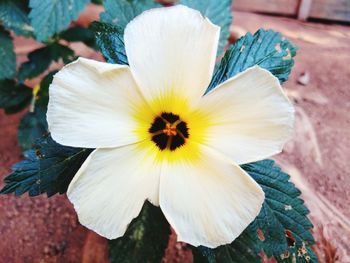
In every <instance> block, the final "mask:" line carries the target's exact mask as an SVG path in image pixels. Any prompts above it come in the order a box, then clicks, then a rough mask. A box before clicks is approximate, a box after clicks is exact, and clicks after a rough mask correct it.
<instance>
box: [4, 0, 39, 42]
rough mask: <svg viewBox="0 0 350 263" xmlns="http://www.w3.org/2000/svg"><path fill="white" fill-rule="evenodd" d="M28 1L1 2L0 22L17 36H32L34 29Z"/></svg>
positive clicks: (7, 0)
mask: <svg viewBox="0 0 350 263" xmlns="http://www.w3.org/2000/svg"><path fill="white" fill-rule="evenodd" d="M28 2H29V1H28V0H1V1H0V22H1V23H2V24H3V25H4V26H5V27H6V28H7V29H9V30H13V31H14V32H15V33H16V34H17V35H23V36H26V37H28V36H32V34H33V28H32V27H31V25H30V21H29V18H28V13H29V7H28Z"/></svg>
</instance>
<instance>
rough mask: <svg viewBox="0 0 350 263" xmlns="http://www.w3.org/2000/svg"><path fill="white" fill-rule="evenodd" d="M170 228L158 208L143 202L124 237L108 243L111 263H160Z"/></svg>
mask: <svg viewBox="0 0 350 263" xmlns="http://www.w3.org/2000/svg"><path fill="white" fill-rule="evenodd" d="M169 235H170V226H169V224H168V222H167V220H166V219H165V217H164V215H163V213H162V211H161V210H160V209H159V207H155V206H153V205H151V204H150V203H148V202H145V204H144V206H143V208H142V211H141V213H140V215H139V216H138V217H137V218H136V219H134V220H133V221H132V222H131V224H130V225H129V227H128V229H127V231H126V233H125V235H124V236H123V237H120V238H118V239H115V240H110V241H109V253H110V260H111V262H112V263H134V262H138V263H150V262H152V263H156V262H161V261H162V258H163V256H164V253H165V249H166V247H167V245H168V240H169Z"/></svg>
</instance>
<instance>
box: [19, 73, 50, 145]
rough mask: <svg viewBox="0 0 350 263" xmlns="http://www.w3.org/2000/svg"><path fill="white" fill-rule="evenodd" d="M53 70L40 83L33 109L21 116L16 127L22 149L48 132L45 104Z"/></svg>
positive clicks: (47, 100)
mask: <svg viewBox="0 0 350 263" xmlns="http://www.w3.org/2000/svg"><path fill="white" fill-rule="evenodd" d="M55 73H56V71H55V72H50V73H49V74H48V75H47V76H45V78H43V80H42V81H41V83H40V89H39V92H38V94H36V97H35V101H34V105H33V106H34V111H33V112H28V113H27V114H26V115H24V117H23V118H22V120H21V122H20V125H19V127H18V133H17V137H18V141H19V145H20V147H21V148H22V150H23V151H26V150H28V149H30V148H31V147H33V145H34V143H35V142H36V141H37V139H39V138H41V137H42V136H43V135H45V134H47V133H48V128H47V122H46V111H47V104H48V102H49V86H50V84H51V82H52V79H53V75H54V74H55Z"/></svg>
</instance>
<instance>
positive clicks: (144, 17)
mask: <svg viewBox="0 0 350 263" xmlns="http://www.w3.org/2000/svg"><path fill="white" fill-rule="evenodd" d="M219 35H220V28H219V27H217V26H215V25H213V24H212V23H211V22H210V21H209V20H208V19H205V18H204V17H203V16H202V15H201V14H200V12H198V11H196V10H193V9H190V8H188V7H185V6H182V5H176V6H173V7H166V8H155V9H151V10H148V11H145V12H144V13H142V14H141V15H139V16H137V17H136V18H135V19H134V20H132V21H131V22H130V23H129V24H128V25H127V27H126V28H125V34H124V40H125V49H126V53H127V56H128V60H129V64H130V68H131V71H132V72H133V74H134V76H135V79H136V81H137V82H138V84H139V85H140V87H141V89H142V91H143V93H144V95H145V96H146V97H147V98H148V99H149V100H150V101H153V100H157V102H158V103H159V104H163V105H161V106H163V107H164V108H166V106H168V105H164V104H167V103H168V102H169V100H171V99H169V97H170V98H175V97H176V95H177V96H179V95H181V96H183V97H184V98H185V100H189V101H188V103H190V102H194V101H197V100H198V99H200V97H201V96H202V95H203V94H204V92H205V90H206V88H207V86H208V85H209V82H210V80H211V77H212V73H213V69H214V66H215V58H216V51H217V45H218V40H219Z"/></svg>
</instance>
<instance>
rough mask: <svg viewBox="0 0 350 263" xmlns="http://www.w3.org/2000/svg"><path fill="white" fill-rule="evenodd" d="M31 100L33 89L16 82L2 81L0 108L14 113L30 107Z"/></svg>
mask: <svg viewBox="0 0 350 263" xmlns="http://www.w3.org/2000/svg"><path fill="white" fill-rule="evenodd" d="M31 99H32V89H31V88H28V87H27V86H25V85H22V84H16V82H15V81H14V80H0V108H4V109H5V110H6V109H9V111H10V113H12V112H13V111H16V109H18V110H22V109H23V108H25V107H26V106H28V105H29V103H30V100H31ZM11 109H12V111H11Z"/></svg>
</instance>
